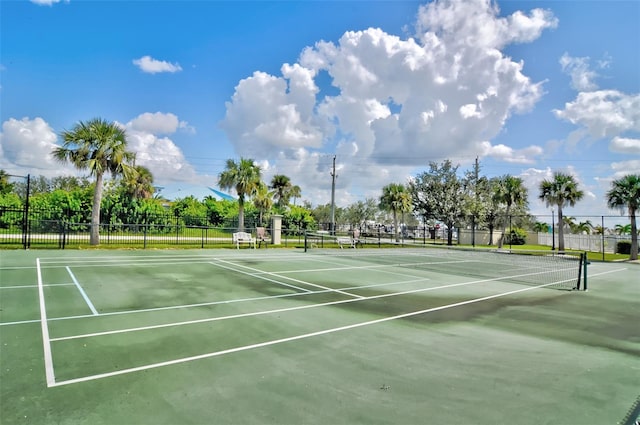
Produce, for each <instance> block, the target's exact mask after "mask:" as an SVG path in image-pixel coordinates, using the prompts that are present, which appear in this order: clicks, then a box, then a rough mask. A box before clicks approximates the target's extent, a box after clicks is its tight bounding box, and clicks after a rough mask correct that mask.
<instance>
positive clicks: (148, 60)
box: [133, 55, 182, 74]
mask: <svg viewBox="0 0 640 425" xmlns="http://www.w3.org/2000/svg"><path fill="white" fill-rule="evenodd" d="M133 64H134V65H136V66H137V67H138V68H140V69H141V70H142V72H147V73H149V74H156V73H159V72H170V73H174V72H178V71H182V67H181V66H180V65H179V64H177V63H175V64H173V63H170V62H167V61H161V60H157V59H154V58H152V57H151V56H148V55H147V56H142V57H141V58H140V59H134V60H133Z"/></svg>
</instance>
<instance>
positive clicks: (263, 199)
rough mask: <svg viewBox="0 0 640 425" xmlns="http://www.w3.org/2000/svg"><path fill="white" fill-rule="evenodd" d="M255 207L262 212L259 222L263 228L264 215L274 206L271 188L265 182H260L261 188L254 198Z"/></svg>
mask: <svg viewBox="0 0 640 425" xmlns="http://www.w3.org/2000/svg"><path fill="white" fill-rule="evenodd" d="M253 205H254V206H255V207H256V208H257V209H258V211H260V218H259V220H258V221H259V223H260V225H261V226H262V225H263V224H264V222H263V218H264V214H265V213H266V212H267V211H269V210H270V209H271V207H272V206H273V199H271V194H270V193H269V188H268V187H267V185H266V184H264V183H263V182H260V186H259V187H258V190H257V191H256V194H255V197H254V198H253Z"/></svg>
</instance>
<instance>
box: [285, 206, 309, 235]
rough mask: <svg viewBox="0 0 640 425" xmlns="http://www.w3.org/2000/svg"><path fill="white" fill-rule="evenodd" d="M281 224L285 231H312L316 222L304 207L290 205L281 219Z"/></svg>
mask: <svg viewBox="0 0 640 425" xmlns="http://www.w3.org/2000/svg"><path fill="white" fill-rule="evenodd" d="M282 223H283V226H284V228H286V229H297V230H299V231H303V230H314V229H315V228H316V227H317V223H316V220H315V219H314V218H313V215H312V214H311V211H309V210H308V209H306V208H304V207H298V206H295V205H292V206H291V208H290V209H289V210H288V211H287V212H286V213H285V214H284V216H283V217H282Z"/></svg>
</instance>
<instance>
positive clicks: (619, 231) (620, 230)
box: [613, 224, 631, 236]
mask: <svg viewBox="0 0 640 425" xmlns="http://www.w3.org/2000/svg"><path fill="white" fill-rule="evenodd" d="M613 229H614V231H615V232H616V235H621V236H622V235H628V234H629V233H631V224H616V225H615V227H614V228H613Z"/></svg>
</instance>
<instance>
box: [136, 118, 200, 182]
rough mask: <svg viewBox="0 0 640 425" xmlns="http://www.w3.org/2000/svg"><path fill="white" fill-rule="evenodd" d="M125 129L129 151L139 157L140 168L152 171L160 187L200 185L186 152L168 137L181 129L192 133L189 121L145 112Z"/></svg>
mask: <svg viewBox="0 0 640 425" xmlns="http://www.w3.org/2000/svg"><path fill="white" fill-rule="evenodd" d="M123 127H124V128H125V130H126V132H127V141H128V149H129V150H131V151H133V152H135V153H136V164H138V165H143V166H145V167H147V168H149V170H150V171H151V173H152V174H153V176H154V179H155V182H156V183H160V184H165V183H168V182H189V183H198V182H199V180H200V179H201V177H198V176H197V174H196V171H195V169H194V167H193V166H192V165H191V164H190V163H189V162H188V161H187V159H186V158H185V156H184V154H183V153H182V150H181V149H180V148H179V147H178V146H177V145H176V144H175V142H174V141H173V140H172V139H170V138H169V137H166V135H167V134H172V133H175V132H176V131H177V130H178V129H180V128H186V129H190V128H191V127H190V126H188V124H187V123H186V122H185V121H180V120H179V119H178V117H177V116H176V115H175V114H172V113H162V112H156V113H150V112H145V113H143V114H140V115H138V116H137V117H136V118H134V119H132V120H131V121H129V122H128V123H127V124H125V125H124V126H123ZM163 135H165V136H164V137H163Z"/></svg>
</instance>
